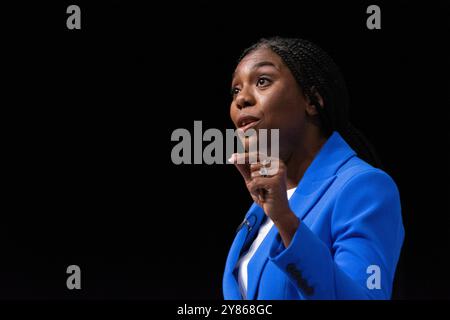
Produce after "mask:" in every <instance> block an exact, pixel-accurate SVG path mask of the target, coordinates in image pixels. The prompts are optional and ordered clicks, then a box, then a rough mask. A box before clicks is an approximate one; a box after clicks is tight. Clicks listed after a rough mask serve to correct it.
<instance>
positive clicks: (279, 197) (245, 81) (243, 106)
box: [230, 48, 326, 247]
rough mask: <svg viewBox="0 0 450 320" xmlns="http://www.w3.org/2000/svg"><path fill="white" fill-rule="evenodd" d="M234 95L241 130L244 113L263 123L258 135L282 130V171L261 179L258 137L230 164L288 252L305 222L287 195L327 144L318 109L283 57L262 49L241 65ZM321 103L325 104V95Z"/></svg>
mask: <svg viewBox="0 0 450 320" xmlns="http://www.w3.org/2000/svg"><path fill="white" fill-rule="evenodd" d="M232 92H233V101H232V102H231V106H230V116H231V119H232V120H233V122H234V124H235V126H236V127H237V128H239V127H242V123H240V122H239V120H240V119H242V117H241V118H240V116H242V114H244V115H249V116H252V117H255V118H257V119H258V120H257V121H255V125H254V127H253V129H255V130H256V131H258V130H259V129H269V130H270V129H279V135H280V139H279V158H273V157H271V167H272V166H273V165H275V166H276V168H277V170H273V171H271V172H270V173H269V175H267V176H261V175H260V173H259V170H260V168H261V166H262V164H261V161H258V162H256V163H249V161H248V159H249V158H248V157H249V153H248V146H249V140H250V139H254V138H256V135H255V136H253V137H249V138H245V140H246V141H245V142H244V145H245V146H246V151H247V152H246V153H245V154H234V155H233V156H232V158H231V159H230V161H231V162H233V163H235V165H236V167H237V169H238V170H239V172H240V173H241V174H242V176H243V178H244V181H245V183H246V186H247V189H248V190H249V192H250V195H251V196H252V198H253V200H254V201H255V202H256V203H258V204H259V205H260V206H261V207H262V208H263V210H264V212H265V214H266V215H267V216H268V217H270V218H271V220H272V221H273V222H274V224H275V226H276V227H277V229H278V232H279V233H280V236H281V239H282V241H283V244H284V246H285V247H288V246H289V244H290V242H291V240H292V238H293V236H294V234H295V232H296V230H297V228H298V226H299V225H300V220H299V219H298V218H297V216H296V215H295V214H294V213H293V212H292V210H291V209H290V207H289V202H288V199H287V193H286V192H287V190H288V189H291V188H294V187H296V186H297V185H298V183H299V182H300V180H301V178H302V177H303V175H304V173H305V171H306V169H307V168H308V166H309V165H310V164H311V162H312V160H313V159H314V157H315V155H316V154H317V153H318V151H319V150H320V148H321V147H322V145H323V144H324V143H325V141H326V137H325V136H324V135H323V133H322V131H321V129H320V127H319V125H318V114H317V110H316V107H315V106H314V105H312V104H311V103H310V101H309V99H308V98H307V97H306V96H305V95H304V94H303V92H302V90H301V88H300V87H299V85H298V83H297V81H296V80H295V78H294V76H293V75H292V73H291V71H290V70H289V68H288V67H287V66H286V65H285V64H284V62H283V60H282V59H281V57H280V56H278V55H277V54H276V53H274V52H273V51H272V50H270V49H269V48H259V49H256V50H254V51H252V52H250V53H249V54H248V55H247V56H245V57H244V58H243V59H242V60H241V61H240V63H239V65H238V66H237V67H236V69H235V73H234V74H233V80H232ZM316 98H317V100H318V101H319V103H320V104H321V105H323V100H322V98H321V97H320V95H316ZM242 128H243V127H242ZM260 156H261V155H260ZM242 158H245V159H247V161H245V162H246V163H244V164H238V163H237V162H238V160H242ZM258 159H259V160H261V158H259V157H258ZM241 163H242V162H241Z"/></svg>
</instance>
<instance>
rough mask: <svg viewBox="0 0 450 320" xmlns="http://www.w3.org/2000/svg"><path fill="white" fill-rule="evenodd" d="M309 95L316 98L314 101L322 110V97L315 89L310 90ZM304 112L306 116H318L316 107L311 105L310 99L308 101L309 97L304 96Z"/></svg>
mask: <svg viewBox="0 0 450 320" xmlns="http://www.w3.org/2000/svg"><path fill="white" fill-rule="evenodd" d="M311 93H312V94H313V95H314V97H315V98H316V101H317V102H318V103H319V105H320V108H323V99H322V96H321V95H320V94H319V92H317V90H316V88H314V87H312V88H311ZM305 112H306V114H307V115H309V116H316V115H318V114H319V112H318V111H317V106H316V105H314V104H312V101H311V99H309V97H307V96H306V108H305Z"/></svg>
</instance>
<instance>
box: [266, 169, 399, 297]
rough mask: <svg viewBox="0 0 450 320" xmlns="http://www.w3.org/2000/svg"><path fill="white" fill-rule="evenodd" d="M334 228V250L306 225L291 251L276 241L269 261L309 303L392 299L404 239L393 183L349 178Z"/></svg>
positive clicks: (379, 175)
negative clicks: (323, 300)
mask: <svg viewBox="0 0 450 320" xmlns="http://www.w3.org/2000/svg"><path fill="white" fill-rule="evenodd" d="M330 223H331V228H330V230H331V247H329V246H327V245H326V244H325V243H324V242H322V240H321V239H319V237H318V236H316V235H315V234H314V233H313V232H312V231H311V230H310V229H309V228H308V227H307V226H306V225H305V224H304V223H303V222H301V223H300V225H299V228H298V229H297V231H296V233H295V234H294V237H293V239H292V240H291V243H290V244H289V246H288V247H287V248H285V247H284V245H283V243H282V241H281V239H280V236H279V235H278V236H277V237H276V240H275V241H274V242H273V243H272V245H271V249H270V253H269V259H270V260H271V261H272V262H273V263H275V265H276V266H278V267H279V268H280V269H281V270H282V271H283V272H285V273H286V275H287V276H288V278H289V280H290V281H291V282H292V283H293V284H294V286H295V287H296V288H297V290H298V291H299V293H300V296H302V297H304V298H305V299H390V297H391V291H392V283H393V279H394V275H395V268H396V265H397V261H398V258H399V255H400V250H401V246H402V243H403V238H404V230H403V224H402V218H401V208H400V198H399V193H398V190H397V187H396V185H395V183H394V181H393V180H392V179H391V178H390V177H389V176H388V175H387V174H386V173H384V172H383V171H381V170H378V169H371V170H370V171H366V172H362V173H360V174H358V175H356V176H354V177H352V178H350V179H349V180H348V181H347V182H346V183H345V184H344V185H343V187H342V188H340V191H339V194H338V196H337V198H336V201H335V203H334V207H333V211H332V216H331V220H330Z"/></svg>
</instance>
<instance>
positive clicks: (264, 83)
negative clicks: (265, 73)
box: [256, 77, 271, 87]
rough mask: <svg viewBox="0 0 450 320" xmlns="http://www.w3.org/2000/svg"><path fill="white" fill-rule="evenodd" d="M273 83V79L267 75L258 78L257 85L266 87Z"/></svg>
mask: <svg viewBox="0 0 450 320" xmlns="http://www.w3.org/2000/svg"><path fill="white" fill-rule="evenodd" d="M270 83H271V80H270V79H269V78H266V77H260V78H258V81H257V82H256V86H258V87H266V86H268V85H269V84H270Z"/></svg>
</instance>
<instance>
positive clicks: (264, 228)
mask: <svg viewBox="0 0 450 320" xmlns="http://www.w3.org/2000/svg"><path fill="white" fill-rule="evenodd" d="M295 189H296V188H292V189H289V190H288V191H287V197H288V200H289V199H290V198H291V196H292V194H293V193H294V191H295ZM272 226H273V221H272V220H271V219H270V218H269V217H267V219H266V220H265V221H264V223H262V224H261V226H260V227H259V230H258V235H257V236H256V238H255V240H253V243H252V244H251V246H250V248H249V249H248V251H247V252H246V253H245V254H243V255H242V256H241V257H240V258H239V261H238V263H237V266H236V268H238V282H239V289H240V290H241V294H242V297H243V298H244V299H247V279H248V276H247V267H248V263H249V262H250V260H251V258H252V257H253V255H254V254H255V252H256V250H258V248H259V246H260V245H261V243H262V242H263V240H264V239H265V238H266V236H267V234H268V233H269V231H270V229H271V228H272Z"/></svg>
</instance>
